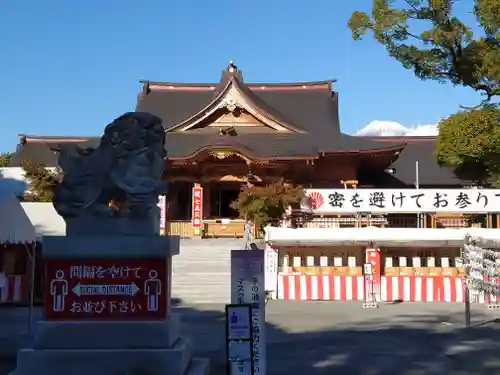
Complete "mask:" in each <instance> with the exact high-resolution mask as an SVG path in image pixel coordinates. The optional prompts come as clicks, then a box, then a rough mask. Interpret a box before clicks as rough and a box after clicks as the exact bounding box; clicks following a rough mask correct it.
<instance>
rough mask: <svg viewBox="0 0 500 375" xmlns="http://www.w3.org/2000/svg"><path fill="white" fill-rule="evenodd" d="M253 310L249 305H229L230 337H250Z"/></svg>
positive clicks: (228, 322)
mask: <svg viewBox="0 0 500 375" xmlns="http://www.w3.org/2000/svg"><path fill="white" fill-rule="evenodd" d="M250 314H251V311H250V309H249V308H248V305H244V306H227V316H226V321H227V329H228V337H227V338H228V339H229V340H238V339H250V338H251V337H250V332H251V329H250V324H251V319H250Z"/></svg>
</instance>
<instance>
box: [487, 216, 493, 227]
mask: <svg viewBox="0 0 500 375" xmlns="http://www.w3.org/2000/svg"><path fill="white" fill-rule="evenodd" d="M486 228H493V215H492V214H486Z"/></svg>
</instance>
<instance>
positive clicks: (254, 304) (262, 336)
mask: <svg viewBox="0 0 500 375" xmlns="http://www.w3.org/2000/svg"><path fill="white" fill-rule="evenodd" d="M264 253H265V252H264V251H262V250H231V303H232V304H235V305H245V304H250V306H251V316H252V324H251V326H252V355H253V368H252V372H251V375H266V331H265V321H266V319H265V285H264ZM243 371H246V370H245V369H243V370H242V371H240V372H235V373H233V374H232V375H246V374H247V373H245V372H243Z"/></svg>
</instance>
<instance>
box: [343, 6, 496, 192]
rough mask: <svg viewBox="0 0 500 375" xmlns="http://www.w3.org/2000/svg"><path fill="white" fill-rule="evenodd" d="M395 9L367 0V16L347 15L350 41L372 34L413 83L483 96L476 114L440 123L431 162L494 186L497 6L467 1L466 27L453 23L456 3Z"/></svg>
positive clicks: (465, 113)
mask: <svg viewBox="0 0 500 375" xmlns="http://www.w3.org/2000/svg"><path fill="white" fill-rule="evenodd" d="M402 3H403V4H404V5H405V6H402V7H401V6H394V5H393V4H394V1H391V0H373V3H372V12H371V15H368V14H367V13H364V12H359V11H356V12H354V13H353V14H352V16H351V18H350V20H349V22H348V25H349V27H350V28H351V31H352V36H353V39H355V40H358V39H361V38H362V37H363V36H364V35H365V34H366V33H367V32H368V31H372V32H373V36H374V38H375V40H376V41H377V42H379V43H380V44H382V45H383V46H384V47H385V48H386V50H387V52H388V54H389V55H390V56H391V57H393V58H395V59H396V60H397V61H399V62H400V63H401V65H402V66H403V67H405V68H407V69H411V70H413V72H414V73H415V75H416V76H417V77H418V78H421V79H423V80H434V81H438V82H449V83H452V84H454V85H461V86H465V87H469V88H471V89H472V90H475V91H477V92H479V93H481V94H483V96H484V100H483V101H482V102H481V103H480V104H479V105H478V106H477V107H476V108H472V109H466V110H463V111H461V112H459V113H457V114H453V115H451V116H450V117H448V118H447V119H444V120H442V121H441V122H440V123H439V132H440V134H439V136H438V140H437V150H436V157H437V160H438V162H439V163H440V164H441V165H448V166H453V167H455V168H456V171H457V174H458V175H459V176H461V177H465V178H468V179H470V178H472V179H473V180H474V181H476V182H478V183H481V184H483V185H490V186H499V182H500V163H499V161H498V160H497V159H498V151H499V150H500V143H499V142H500V138H499V136H498V132H499V130H498V126H499V125H500V124H499V113H500V112H499V105H498V98H499V97H500V83H499V82H500V0H471V1H470V2H469V3H470V6H471V8H470V10H471V12H472V13H473V14H474V15H475V20H476V21H475V24H473V25H466V24H465V23H464V22H463V21H461V20H460V18H459V17H458V15H457V12H456V9H455V8H456V4H457V3H458V2H457V1H455V0H403V1H402ZM399 4H401V2H400V3H399ZM462 4H463V3H462ZM473 29H474V30H477V31H476V33H474V32H473ZM471 137H475V138H474V139H471Z"/></svg>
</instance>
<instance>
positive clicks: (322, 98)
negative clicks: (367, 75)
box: [11, 62, 461, 236]
mask: <svg viewBox="0 0 500 375" xmlns="http://www.w3.org/2000/svg"><path fill="white" fill-rule="evenodd" d="M141 82H142V91H141V92H140V93H139V96H138V100H137V107H136V110H137V111H144V112H150V113H152V114H155V115H157V116H158V117H160V118H161V119H162V121H163V125H164V127H165V131H166V134H167V150H168V157H167V159H166V175H165V178H166V179H168V180H169V181H170V182H171V184H170V193H169V195H168V197H167V198H166V219H167V221H168V222H169V224H168V228H167V231H169V232H171V233H173V234H181V235H183V236H190V235H192V233H193V226H192V224H193V222H194V221H192V219H193V217H192V215H194V210H193V208H196V207H198V206H199V207H200V208H201V212H200V213H199V215H200V218H199V219H202V220H203V226H202V227H200V231H201V232H202V233H204V234H205V235H208V236H211V235H214V236H215V235H224V234H226V235H233V234H234V235H241V233H242V231H243V221H241V220H238V215H237V212H235V211H234V210H232V209H231V208H230V203H231V202H232V201H234V200H235V199H236V197H237V195H238V193H239V191H240V188H241V186H242V184H246V183H247V182H252V183H254V184H259V183H263V184H265V183H270V182H273V181H277V180H279V179H280V178H284V179H285V180H287V181H291V182H294V183H296V184H300V185H302V186H303V187H304V188H338V187H343V186H344V184H347V185H349V187H351V185H352V184H354V185H356V186H357V187H359V188H362V187H380V188H382V187H383V188H390V187H405V186H408V187H414V183H415V179H414V177H415V174H414V171H415V163H416V162H417V161H418V162H419V163H420V175H419V181H420V186H421V187H422V188H425V187H457V186H461V183H460V181H458V180H457V179H456V178H455V177H454V175H453V173H452V172H451V171H450V170H448V169H446V168H441V167H439V166H438V165H437V163H436V162H435V160H434V156H433V149H434V143H435V139H434V138H432V137H412V138H404V137H399V138H394V137H393V138H387V137H385V138H381V137H379V138H376V137H356V136H350V135H347V134H343V133H342V132H341V130H340V124H339V113H338V100H339V97H338V93H336V92H335V91H333V84H334V81H333V80H327V81H319V82H295V83H247V82H245V81H244V79H243V74H242V72H241V71H240V70H239V69H238V67H236V65H234V64H233V63H232V62H230V64H229V65H228V66H227V68H226V69H225V70H224V71H223V72H222V75H221V78H220V81H219V82H218V83H199V84H197V83H171V82H153V81H141ZM90 139H92V138H88V137H62V136H54V137H51V136H29V135H23V136H21V142H20V145H19V146H18V150H17V154H16V156H15V158H14V160H13V161H12V165H11V166H12V167H16V166H17V167H18V166H20V163H21V160H23V159H32V160H34V161H37V162H39V163H42V164H45V165H46V166H49V167H50V166H56V165H57V155H56V154H55V152H54V151H52V150H51V149H52V148H53V147H54V146H56V145H58V144H61V143H66V142H72V143H80V142H86V141H89V140H90ZM390 168H394V169H395V172H396V173H393V174H392V175H390V174H388V173H386V171H387V170H388V169H390ZM193 188H194V190H193ZM193 199H194V203H193ZM194 206H196V207H194ZM200 225H201V224H200Z"/></svg>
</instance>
